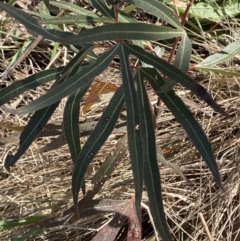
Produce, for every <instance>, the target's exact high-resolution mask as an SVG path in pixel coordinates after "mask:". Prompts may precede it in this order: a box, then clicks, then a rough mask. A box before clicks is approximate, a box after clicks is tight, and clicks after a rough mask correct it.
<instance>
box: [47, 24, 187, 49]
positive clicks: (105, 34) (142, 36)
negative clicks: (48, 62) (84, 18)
mask: <svg viewBox="0 0 240 241" xmlns="http://www.w3.org/2000/svg"><path fill="white" fill-rule="evenodd" d="M183 33H184V32H183V30H182V29H174V28H170V27H164V26H157V25H153V24H146V23H115V24H107V25H102V26H98V27H95V28H93V29H88V30H87V31H85V32H83V33H80V34H78V35H74V36H71V37H68V38H64V39H62V40H61V42H62V43H63V44H73V45H79V44H85V43H91V42H97V41H106V40H118V39H131V40H149V41H150V40H163V39H171V38H174V37H177V36H182V35H183ZM51 40H53V39H51Z"/></svg>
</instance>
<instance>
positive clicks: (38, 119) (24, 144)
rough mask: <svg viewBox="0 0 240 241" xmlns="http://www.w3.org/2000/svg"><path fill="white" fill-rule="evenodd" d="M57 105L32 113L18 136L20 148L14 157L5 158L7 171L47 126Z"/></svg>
mask: <svg viewBox="0 0 240 241" xmlns="http://www.w3.org/2000/svg"><path fill="white" fill-rule="evenodd" d="M58 104H59V102H57V103H55V104H53V105H51V106H49V107H46V108H44V109H42V110H39V111H37V112H36V113H34V115H33V116H32V117H31V119H30V120H29V122H28V125H27V126H26V127H25V128H24V130H23V132H22V134H21V136H20V146H19V149H18V151H17V153H16V154H15V155H8V156H7V157H6V160H5V167H6V168H7V169H9V167H10V166H13V165H14V164H15V163H16V162H17V161H18V160H19V158H20V157H21V156H22V155H23V154H24V153H25V151H26V150H27V149H28V148H29V146H30V145H31V144H32V142H33V141H34V140H35V138H36V137H37V136H38V134H39V133H40V132H41V131H42V129H43V128H44V126H45V125H46V124H47V122H48V120H49V118H50V117H51V116H52V114H53V112H54V111H55V109H56V108H57V107H58Z"/></svg>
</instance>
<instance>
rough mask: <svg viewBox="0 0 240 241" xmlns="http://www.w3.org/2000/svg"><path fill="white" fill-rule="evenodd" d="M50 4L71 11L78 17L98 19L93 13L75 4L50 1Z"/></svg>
mask: <svg viewBox="0 0 240 241" xmlns="http://www.w3.org/2000/svg"><path fill="white" fill-rule="evenodd" d="M50 4H51V5H53V6H55V7H58V8H60V9H61V8H62V9H66V10H69V11H70V12H72V13H76V14H77V15H81V16H82V15H84V16H88V17H92V18H96V17H98V16H97V15H96V14H95V13H94V12H93V11H89V10H87V9H85V8H83V7H79V6H78V5H77V4H74V3H70V2H65V1H50Z"/></svg>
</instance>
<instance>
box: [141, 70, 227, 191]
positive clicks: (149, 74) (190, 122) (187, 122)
mask: <svg viewBox="0 0 240 241" xmlns="http://www.w3.org/2000/svg"><path fill="white" fill-rule="evenodd" d="M142 72H143V75H144V77H145V78H147V79H148V81H149V83H150V84H151V86H152V87H153V89H154V90H155V91H156V93H157V94H158V96H159V97H160V98H161V100H162V101H163V102H164V103H165V105H166V106H167V107H168V109H169V110H170V111H171V112H172V114H173V115H174V116H175V118H176V120H177V121H178V122H179V123H180V124H181V125H182V127H183V128H184V130H185V131H186V132H187V134H188V136H189V137H190V139H191V140H192V142H193V143H194V145H195V146H196V148H197V150H198V151H199V153H200V154H201V156H202V157H203V159H204V161H205V162H206V163H207V165H208V167H209V169H210V170H211V172H212V174H213V176H214V178H215V180H216V182H217V184H218V185H219V186H220V187H221V188H223V187H222V182H221V177H220V174H219V170H218V166H217V163H216V161H215V158H214V154H213V150H212V147H211V144H210V142H209V140H208V138H207V136H206V134H205V133H204V131H203V130H202V128H201V126H200V125H199V123H198V122H197V120H196V119H195V118H194V117H193V115H192V113H191V112H190V110H189V109H188V108H187V107H186V106H185V104H184V102H183V101H182V100H181V98H179V97H178V96H177V95H176V94H175V93H174V91H173V90H170V91H168V92H166V93H160V92H159V90H160V89H161V87H162V86H163V84H164V83H165V81H164V80H163V78H162V77H161V76H160V75H159V73H158V72H157V71H156V70H154V69H146V68H144V69H142Z"/></svg>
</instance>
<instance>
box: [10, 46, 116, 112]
mask: <svg viewBox="0 0 240 241" xmlns="http://www.w3.org/2000/svg"><path fill="white" fill-rule="evenodd" d="M87 53H88V52H87V51H86V52H85V54H82V55H81V61H82V59H84V58H85V57H86V55H87ZM115 54H116V47H115V48H112V49H111V50H109V51H107V52H105V53H104V54H102V55H101V56H100V57H99V58H98V60H97V61H96V62H95V63H94V64H92V65H90V66H88V67H84V68H82V69H81V70H80V71H78V72H77V73H76V74H75V75H73V76H71V77H69V78H68V79H67V80H66V81H64V82H63V83H61V84H59V85H58V86H56V87H55V88H54V89H51V90H49V91H48V93H47V94H45V95H43V96H41V97H39V98H38V99H37V100H35V101H33V102H31V103H30V104H29V105H27V106H24V107H21V108H19V109H17V110H15V111H14V113H15V114H18V115H23V114H26V113H31V112H33V111H36V110H39V109H41V108H44V107H46V106H48V105H51V104H53V103H55V102H57V101H58V100H61V99H62V98H64V97H66V96H67V95H69V94H71V93H72V92H74V91H76V89H79V88H85V86H86V85H89V84H91V82H92V80H93V79H94V78H95V77H96V76H98V75H99V74H100V73H101V72H102V71H104V70H105V69H106V68H107V67H108V65H109V64H110V62H111V61H112V59H113V58H114V56H115ZM76 61H77V62H81V61H80V60H78V59H76ZM66 68H67V67H66Z"/></svg>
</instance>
